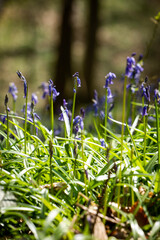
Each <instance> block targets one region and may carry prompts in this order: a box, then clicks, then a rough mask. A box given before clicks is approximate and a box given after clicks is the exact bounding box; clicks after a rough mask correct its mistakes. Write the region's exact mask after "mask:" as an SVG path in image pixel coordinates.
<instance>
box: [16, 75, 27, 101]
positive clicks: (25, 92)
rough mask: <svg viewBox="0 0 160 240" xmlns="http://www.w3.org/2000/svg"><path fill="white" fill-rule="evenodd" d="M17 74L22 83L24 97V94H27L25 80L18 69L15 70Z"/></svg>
mask: <svg viewBox="0 0 160 240" xmlns="http://www.w3.org/2000/svg"><path fill="white" fill-rule="evenodd" d="M17 75H18V77H19V78H20V79H21V80H22V81H23V83H24V98H26V96H27V81H26V79H25V77H24V76H23V75H22V73H21V72H20V71H17Z"/></svg>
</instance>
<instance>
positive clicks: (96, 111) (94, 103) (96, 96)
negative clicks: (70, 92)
mask: <svg viewBox="0 0 160 240" xmlns="http://www.w3.org/2000/svg"><path fill="white" fill-rule="evenodd" d="M92 101H93V107H94V113H95V116H98V105H99V104H98V93H97V91H96V90H94V97H93V99H92Z"/></svg>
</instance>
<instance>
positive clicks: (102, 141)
mask: <svg viewBox="0 0 160 240" xmlns="http://www.w3.org/2000/svg"><path fill="white" fill-rule="evenodd" d="M99 141H100V143H101V146H102V147H104V148H105V147H106V143H105V141H104V139H103V138H101V139H100V140H99Z"/></svg>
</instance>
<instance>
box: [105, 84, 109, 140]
mask: <svg viewBox="0 0 160 240" xmlns="http://www.w3.org/2000/svg"><path fill="white" fill-rule="evenodd" d="M107 96H108V88H106V95H105V120H104V121H105V122H104V126H105V141H106V140H107V119H108V114H107Z"/></svg>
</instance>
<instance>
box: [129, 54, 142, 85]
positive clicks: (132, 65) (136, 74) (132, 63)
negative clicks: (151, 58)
mask: <svg viewBox="0 0 160 240" xmlns="http://www.w3.org/2000/svg"><path fill="white" fill-rule="evenodd" d="M135 55H136V53H133V54H132V55H131V57H127V64H126V71H125V76H127V77H128V78H130V79H134V80H136V81H137V82H138V81H139V78H140V74H141V72H143V67H142V64H143V62H142V58H143V55H142V54H141V55H140V56H139V59H138V62H137V63H136V60H135V58H134V56H135Z"/></svg>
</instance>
